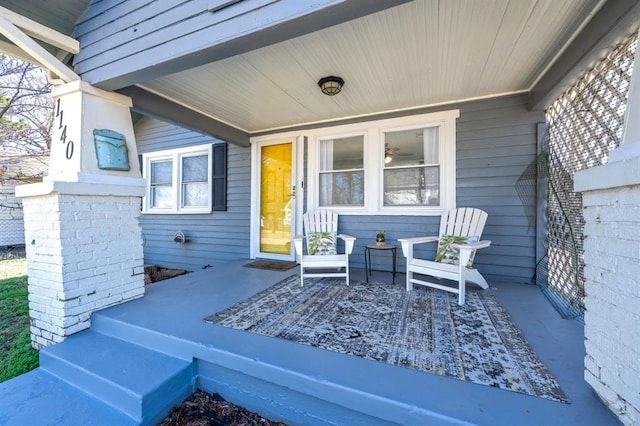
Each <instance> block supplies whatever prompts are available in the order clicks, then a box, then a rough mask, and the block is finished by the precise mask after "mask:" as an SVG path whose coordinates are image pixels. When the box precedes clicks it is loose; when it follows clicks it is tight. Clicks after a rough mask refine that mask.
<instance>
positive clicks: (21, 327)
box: [0, 259, 38, 382]
mask: <svg viewBox="0 0 640 426" xmlns="http://www.w3.org/2000/svg"><path fill="white" fill-rule="evenodd" d="M27 297H28V295H27V261H26V259H9V260H1V261H0V382H3V381H5V380H8V379H10V378H12V377H15V376H19V375H20V374H22V373H26V372H27V371H30V370H33V369H34V368H36V367H37V366H38V351H36V350H35V349H33V348H32V347H31V337H30V335H29V302H28V299H27Z"/></svg>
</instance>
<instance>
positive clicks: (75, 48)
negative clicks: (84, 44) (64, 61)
mask: <svg viewBox="0 0 640 426" xmlns="http://www.w3.org/2000/svg"><path fill="white" fill-rule="evenodd" d="M0 17H2V18H4V19H6V20H7V21H9V22H11V23H12V24H13V25H15V26H16V27H18V28H20V29H21V30H22V31H24V32H25V33H26V34H27V35H30V36H31V37H33V38H36V39H38V40H40V41H44V42H45V43H47V44H50V45H51V46H55V47H57V48H59V49H62V50H64V51H66V52H69V53H73V54H76V53H78V52H80V43H79V42H78V40H76V39H74V38H71V37H69V36H66V35H64V34H61V33H59V32H58V31H55V30H52V29H51V28H48V27H45V26H44V25H42V24H39V23H37V22H35V21H32V20H31V19H28V18H25V17H24V16H22V15H19V14H17V13H15V12H12V11H10V10H9V9H6V8H4V7H2V6H0Z"/></svg>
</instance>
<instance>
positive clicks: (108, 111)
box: [16, 81, 145, 348]
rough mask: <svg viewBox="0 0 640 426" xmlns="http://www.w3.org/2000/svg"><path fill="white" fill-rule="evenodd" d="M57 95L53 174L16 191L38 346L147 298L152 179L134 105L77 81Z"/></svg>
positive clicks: (33, 335)
mask: <svg viewBox="0 0 640 426" xmlns="http://www.w3.org/2000/svg"><path fill="white" fill-rule="evenodd" d="M53 96H54V99H56V100H57V103H56V117H55V122H54V130H55V132H54V135H53V138H52V139H53V140H52V148H51V159H50V166H49V174H48V176H46V177H45V179H44V181H43V182H41V183H37V184H32V185H22V186H19V187H17V188H16V194H17V195H18V196H19V197H22V198H23V206H24V219H25V220H24V222H25V243H26V252H27V273H28V275H29V284H28V285H29V312H30V316H31V339H32V345H33V346H34V347H35V348H42V347H45V346H48V345H50V344H53V343H57V342H60V341H62V340H64V338H65V337H67V336H69V335H71V334H73V333H76V332H78V331H81V330H83V329H86V328H88V327H89V326H90V318H91V314H92V313H93V312H95V311H97V310H99V309H103V308H105V307H108V306H112V305H115V304H118V303H122V302H125V301H127V300H131V299H135V298H138V297H141V296H142V295H143V294H144V261H143V251H142V250H143V249H142V229H141V227H140V224H139V216H140V205H141V203H140V201H141V197H142V196H143V195H144V192H145V183H144V180H143V179H142V178H141V177H140V171H139V165H138V156H137V150H136V145H135V138H134V134H133V125H132V123H131V115H130V111H129V109H130V107H131V100H130V99H129V98H127V97H125V96H122V95H119V94H114V93H110V92H105V91H102V90H99V89H96V88H93V87H91V86H89V85H88V84H86V83H84V82H80V81H78V82H74V83H68V84H66V85H64V86H59V87H56V88H55V89H54V91H53ZM101 138H102V139H101ZM104 140H107V142H108V143H107V144H104V143H103V142H104ZM101 144H102V145H101Z"/></svg>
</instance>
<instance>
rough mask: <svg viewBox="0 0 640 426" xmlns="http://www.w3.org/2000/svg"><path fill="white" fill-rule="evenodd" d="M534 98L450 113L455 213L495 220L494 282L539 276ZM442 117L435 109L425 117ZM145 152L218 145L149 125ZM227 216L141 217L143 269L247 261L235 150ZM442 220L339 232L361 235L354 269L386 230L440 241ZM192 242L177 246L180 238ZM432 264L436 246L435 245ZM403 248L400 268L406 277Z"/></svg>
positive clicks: (381, 258)
mask: <svg viewBox="0 0 640 426" xmlns="http://www.w3.org/2000/svg"><path fill="white" fill-rule="evenodd" d="M526 103H527V96H526V95H517V96H507V97H502V98H498V99H490V100H483V101H475V102H469V103H464V104H460V105H450V106H447V107H446V108H447V109H451V108H459V109H460V118H459V119H458V123H457V205H458V206H459V207H477V208H481V209H483V210H485V211H486V212H487V213H488V214H489V218H488V221H487V225H486V227H485V232H484V234H483V239H489V240H491V241H492V245H491V247H489V248H487V249H484V250H482V251H480V252H479V254H478V256H477V257H476V263H475V264H476V266H477V267H478V269H479V270H480V271H481V272H482V273H483V274H484V275H485V276H486V277H487V278H489V279H508V280H512V281H513V282H516V283H523V282H529V280H530V279H531V277H532V276H533V274H534V270H535V235H536V228H535V211H536V209H535V206H536V200H535V191H534V190H533V189H530V190H529V191H520V192H521V193H525V194H528V195H524V196H523V197H521V196H520V195H519V192H518V190H517V187H516V186H517V181H518V179H519V178H520V176H521V175H522V174H523V173H524V172H525V171H526V169H527V167H529V166H530V164H532V162H534V161H535V158H536V134H537V130H536V127H537V123H539V122H541V121H543V119H544V117H543V116H542V114H541V113H539V112H529V111H528V110H527V108H526ZM427 111H435V110H434V109H430V110H425V111H424V112H427ZM136 137H137V139H138V146H139V149H140V152H149V151H158V150H162V149H169V148H176V147H181V146H189V145H196V144H202V143H208V142H213V141H215V140H214V139H212V138H210V137H206V136H202V135H200V134H198V133H194V132H191V131H187V130H184V129H181V128H179V127H176V126H173V125H170V124H167V123H163V122H161V121H158V120H154V119H149V118H144V119H142V120H140V122H139V123H138V124H137V125H136ZM228 173H229V175H228V176H229V183H228V196H229V200H228V210H227V211H226V212H215V213H213V214H211V215H147V214H144V215H143V217H142V226H143V231H144V235H145V261H146V262H148V263H155V264H158V265H161V266H171V267H181V268H185V269H190V270H194V269H198V268H201V267H202V266H205V265H207V264H210V265H215V264H216V263H218V262H224V261H228V260H232V259H238V258H246V257H248V256H249V229H250V226H249V222H250V150H249V149H248V148H239V147H237V146H234V145H231V144H230V145H229V156H228ZM438 224H439V217H431V216H382V215H378V216H347V215H343V216H341V218H340V232H343V233H346V234H350V235H353V236H355V237H357V238H358V239H357V241H356V246H355V249H354V252H353V256H352V258H351V259H352V266H353V267H359V268H362V267H364V247H365V245H366V244H368V243H371V242H373V241H374V238H375V234H376V233H377V232H378V231H379V230H382V229H384V230H386V231H387V242H389V243H392V244H394V243H397V241H396V240H397V239H398V238H403V237H411V236H419V235H437V232H438ZM178 229H180V230H182V231H184V232H185V233H186V234H187V236H188V237H189V238H190V239H191V241H192V242H191V243H189V244H187V245H184V246H180V245H177V244H175V243H173V241H172V236H173V233H174V232H175V231H176V230H178ZM427 247H428V248H426V249H425V250H424V251H425V255H427V256H433V253H434V252H435V247H430V248H429V246H427ZM372 258H373V264H374V269H375V268H378V269H390V267H391V259H390V256H389V253H377V252H374V253H373V256H372ZM403 262H404V258H403V257H402V253H401V250H398V267H399V268H398V269H399V270H400V271H403V270H404V266H403Z"/></svg>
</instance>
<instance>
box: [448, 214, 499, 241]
mask: <svg viewBox="0 0 640 426" xmlns="http://www.w3.org/2000/svg"><path fill="white" fill-rule="evenodd" d="M487 216H488V215H487V213H486V212H484V211H482V210H480V209H473V208H459V209H452V210H449V211H447V212H444V213H443V214H442V217H441V219H440V237H442V236H443V235H455V236H460V237H478V238H480V237H481V236H482V231H483V230H484V224H485V223H486V222H487Z"/></svg>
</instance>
